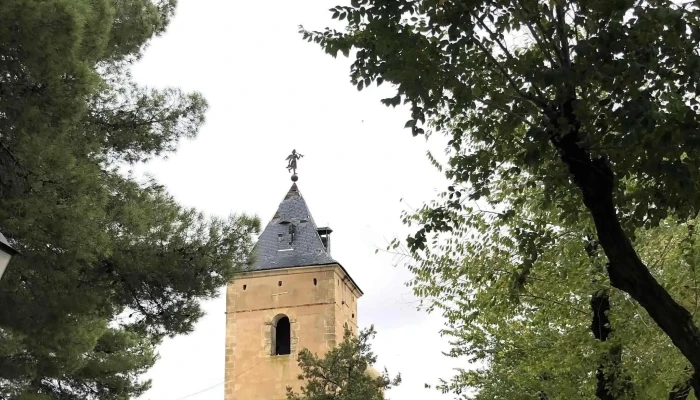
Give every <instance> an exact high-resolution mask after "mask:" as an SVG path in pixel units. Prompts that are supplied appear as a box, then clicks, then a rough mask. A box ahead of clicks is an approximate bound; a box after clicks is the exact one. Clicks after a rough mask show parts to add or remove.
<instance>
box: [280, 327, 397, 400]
mask: <svg viewBox="0 0 700 400" xmlns="http://www.w3.org/2000/svg"><path fill="white" fill-rule="evenodd" d="M375 334H376V332H375V331H374V327H373V326H372V327H369V328H368V329H365V330H363V331H361V332H360V333H359V334H358V335H355V334H354V333H352V332H351V331H350V330H349V329H347V328H346V329H345V333H344V339H343V341H342V342H341V343H340V344H339V345H338V346H336V347H335V348H333V349H331V350H329V351H328V353H326V354H325V356H324V357H323V358H320V357H319V356H318V355H316V354H313V353H311V352H310V351H309V350H308V349H302V350H301V351H300V352H299V357H298V360H299V367H301V370H302V373H301V375H299V379H300V380H302V381H304V383H303V385H302V387H301V393H295V392H294V391H293V390H292V388H291V387H288V388H287V400H384V392H385V391H386V390H388V389H390V388H392V387H394V386H397V385H398V384H400V383H401V376H400V375H397V376H396V377H394V378H390V377H389V374H388V373H387V372H386V370H385V371H384V373H382V374H381V375H378V374H376V373H375V372H374V370H373V369H371V368H372V365H373V364H374V363H375V362H376V361H377V357H376V356H375V355H374V353H373V352H372V349H371V345H370V343H369V342H370V340H371V339H372V338H374V335H375Z"/></svg>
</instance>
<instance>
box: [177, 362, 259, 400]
mask: <svg viewBox="0 0 700 400" xmlns="http://www.w3.org/2000/svg"><path fill="white" fill-rule="evenodd" d="M263 361H265V359H262V360H260V361H258V363H257V364H255V365H253V366H252V367H250V368H248V369H247V370H245V371H243V372H241V373H240V374H238V375H236V376H234V377H233V379H235V378H238V377H239V376H241V375H243V374H245V373H246V372H248V371H250V370H251V369H253V368H255V367H257V366H258V365H260V363H261V362H263ZM224 383H226V382H219V383H217V384H216V385H214V386H209V387H208V388H206V389H202V390H200V391H199V392H195V393H190V394H188V395H187V396H185V397H180V398H179V399H176V400H184V399H188V398H190V397H193V396H196V395H198V394H201V393H204V392H206V391H207V390H212V389H214V388H215V387H218V386H221V385H223V384H224Z"/></svg>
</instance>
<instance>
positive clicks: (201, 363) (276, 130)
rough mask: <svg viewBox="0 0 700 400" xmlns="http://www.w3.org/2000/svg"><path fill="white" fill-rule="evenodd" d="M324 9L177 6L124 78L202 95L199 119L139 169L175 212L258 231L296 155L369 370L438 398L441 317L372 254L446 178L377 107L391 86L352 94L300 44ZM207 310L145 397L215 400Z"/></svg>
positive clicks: (387, 260) (404, 390)
mask: <svg viewBox="0 0 700 400" xmlns="http://www.w3.org/2000/svg"><path fill="white" fill-rule="evenodd" d="M336 1H337V0H330V1H329V0H312V1H301V2H292V1H288V0H287V1H283V0H273V1H265V2H258V1H224V0H180V4H179V8H178V11H177V15H176V17H175V19H174V20H173V22H172V24H171V26H170V28H169V29H168V31H167V33H166V34H165V35H164V37H162V38H159V39H158V40H156V41H154V42H153V43H152V45H151V47H150V48H149V49H148V51H147V53H146V56H145V58H144V59H143V61H142V62H141V63H140V64H139V65H137V67H136V68H135V71H134V74H135V77H136V78H137V79H138V80H139V81H140V82H142V83H144V84H148V85H151V86H157V87H163V86H180V87H182V88H183V89H185V90H188V91H189V90H196V91H200V92H202V93H203V94H204V96H205V97H206V98H207V100H208V101H209V103H210V110H209V113H208V116H207V123H206V125H205V126H204V128H203V129H202V131H201V133H200V135H199V137H198V138H197V139H196V140H194V141H189V142H186V143H183V144H182V145H181V146H180V149H179V151H178V152H177V154H176V155H174V156H171V157H170V158H169V159H168V160H163V161H156V162H153V163H151V164H149V165H147V166H146V167H145V168H140V169H139V170H140V172H149V173H152V174H153V175H155V177H156V178H157V179H158V180H159V181H160V182H162V183H164V184H165V185H166V186H167V187H168V189H169V190H170V192H171V193H173V194H174V195H175V197H176V198H177V199H178V200H179V201H180V202H181V203H183V204H184V205H187V206H194V207H197V208H198V209H200V210H203V211H205V212H207V213H209V214H213V215H219V216H226V215H228V214H230V213H241V212H244V213H250V214H257V215H258V216H260V217H261V218H262V220H263V221H262V222H263V225H264V224H266V223H267V222H268V221H269V219H270V218H271V217H272V215H273V214H274V212H275V210H276V208H277V205H278V204H279V202H280V201H281V200H282V198H283V197H284V195H285V194H286V192H287V190H288V189H289V186H290V185H291V181H290V179H289V174H288V173H287V170H286V169H285V166H286V163H285V157H286V156H287V155H288V154H289V153H290V151H291V150H292V149H293V148H296V149H297V150H298V151H299V152H300V153H302V154H304V155H305V157H304V158H303V159H302V160H301V161H300V162H299V176H300V179H299V182H298V184H299V188H300V190H301V192H302V194H303V195H304V197H305V199H306V201H307V203H308V204H309V207H310V209H311V212H312V214H313V216H314V219H315V220H316V222H317V223H318V224H319V225H325V224H329V225H330V226H331V227H332V228H333V230H334V233H333V235H332V255H333V257H334V258H335V259H336V260H338V261H340V262H341V263H342V264H343V266H345V268H346V269H347V270H348V271H349V272H350V274H351V275H352V276H353V278H354V279H355V280H356V281H357V283H358V284H359V285H360V287H361V288H362V289H363V291H364V292H365V296H364V297H362V298H361V299H360V303H359V320H360V325H361V326H363V327H364V326H368V325H369V324H374V325H375V327H376V329H377V331H378V335H377V338H376V339H375V341H374V342H373V344H374V349H375V350H376V353H378V355H379V367H384V366H386V367H387V368H389V370H390V372H401V374H402V376H403V378H404V383H403V384H402V385H401V386H400V387H399V388H397V389H394V390H392V391H391V392H389V397H390V398H391V399H392V400H418V399H421V400H432V399H436V400H442V399H447V398H450V396H445V395H441V394H439V393H437V392H436V391H435V390H434V389H424V384H425V383H435V382H436V381H437V379H438V378H440V377H442V378H449V377H451V376H452V370H451V369H452V368H453V367H454V366H457V365H458V364H457V363H456V362H455V361H454V360H450V359H448V358H446V357H445V356H443V355H442V354H441V351H443V350H447V348H448V347H447V342H446V339H444V338H441V337H440V336H439V335H438V331H439V329H440V328H441V327H442V319H441V318H440V317H439V316H436V315H428V314H426V313H424V312H418V311H416V310H415V297H413V296H412V294H411V293H410V289H408V288H406V287H405V286H404V282H406V281H407V280H408V279H409V278H410V274H409V273H408V271H406V270H405V269H404V268H401V267H394V266H393V263H392V258H391V256H389V255H388V254H382V253H380V254H378V255H375V249H376V248H377V247H380V248H382V249H383V248H384V247H385V246H386V241H387V240H390V239H391V238H392V237H394V236H399V237H401V238H405V236H406V233H407V232H408V231H407V230H406V229H405V228H404V227H403V226H402V224H401V221H400V212H401V210H403V209H405V208H406V207H407V206H406V204H405V203H401V202H400V200H401V199H404V202H407V203H408V204H409V205H410V206H413V207H419V206H420V205H421V203H423V202H424V201H426V200H429V199H432V198H433V197H434V196H435V193H436V191H438V190H441V189H444V188H445V187H446V182H445V181H444V178H443V177H442V175H441V174H440V173H439V172H437V171H436V170H435V169H434V168H433V167H432V166H431V165H430V163H429V162H428V160H427V159H426V157H425V153H426V150H427V149H428V144H429V143H426V142H425V140H423V139H422V138H413V137H411V134H410V131H409V130H406V129H403V125H404V123H405V121H406V120H407V119H408V117H409V113H408V111H407V110H406V109H401V108H397V109H390V108H387V107H385V106H383V105H381V104H380V103H379V99H381V98H382V97H388V96H389V95H392V92H391V90H390V89H389V88H382V89H384V90H376V89H371V90H366V91H363V92H358V91H357V90H356V89H355V88H354V87H353V86H352V85H351V84H350V83H349V79H348V74H349V64H350V62H349V60H347V59H342V58H341V59H337V60H335V59H333V58H332V57H330V56H328V55H326V54H325V53H323V51H321V50H320V48H318V46H316V45H314V44H310V43H306V42H305V41H303V40H301V37H300V35H299V34H298V33H297V26H298V25H299V24H303V25H304V26H306V27H308V28H314V29H321V28H323V27H325V26H327V25H329V23H330V13H329V12H328V8H330V7H332V6H335V5H337V3H336ZM430 142H431V143H430V144H431V146H432V148H433V150H436V149H437V151H438V152H439V151H440V149H441V147H440V146H439V144H438V143H432V142H434V140H433V138H431V140H430ZM206 311H207V316H206V317H205V318H203V319H202V320H201V321H200V322H199V324H198V325H197V327H196V330H195V332H194V333H192V334H191V335H188V336H183V337H178V338H175V339H172V340H166V341H165V342H164V343H163V345H162V346H161V347H160V356H161V358H160V360H159V361H158V363H157V364H156V366H155V367H154V368H153V369H152V370H151V371H150V372H149V374H148V377H149V378H152V379H153V388H152V389H151V390H150V391H149V392H148V393H147V394H146V395H145V396H144V397H143V398H144V399H151V400H180V399H183V398H185V397H186V396H187V397H186V398H187V399H188V400H222V399H223V384H222V383H223V379H224V322H225V317H224V300H223V298H219V299H217V300H215V301H211V302H208V303H206ZM465 366H466V365H462V367H465ZM251 373H254V371H251ZM207 388H211V389H209V390H205V391H202V390H204V389H207ZM199 391H202V392H201V393H199V394H196V395H192V396H189V395H191V394H194V393H197V392H199Z"/></svg>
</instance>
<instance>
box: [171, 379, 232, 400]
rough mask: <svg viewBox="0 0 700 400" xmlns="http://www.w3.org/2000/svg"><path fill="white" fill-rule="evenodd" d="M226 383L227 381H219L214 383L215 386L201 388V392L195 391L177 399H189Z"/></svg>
mask: <svg viewBox="0 0 700 400" xmlns="http://www.w3.org/2000/svg"><path fill="white" fill-rule="evenodd" d="M224 383H225V382H219V383H217V384H216V385H214V386H209V387H208V388H206V389H202V390H200V391H199V392H195V393H191V394H188V395H187V396H185V397H180V398H179V399H177V400H184V399H187V398H189V397H192V396H196V395H198V394H200V393H204V392H206V391H207V390H211V389H214V388H215V387H217V386H221V385H223V384H224Z"/></svg>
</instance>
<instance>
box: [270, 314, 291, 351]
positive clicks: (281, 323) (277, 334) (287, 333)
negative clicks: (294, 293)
mask: <svg viewBox="0 0 700 400" xmlns="http://www.w3.org/2000/svg"><path fill="white" fill-rule="evenodd" d="M291 333H292V330H291V326H290V325H289V317H287V316H282V317H281V318H279V319H278V320H277V323H276V324H274V332H273V339H274V342H273V350H274V353H273V354H274V355H276V356H282V355H285V354H290V353H291V352H292V341H291Z"/></svg>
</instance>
